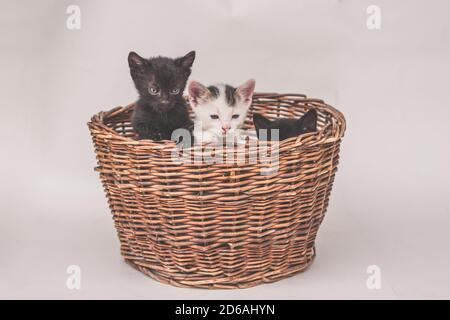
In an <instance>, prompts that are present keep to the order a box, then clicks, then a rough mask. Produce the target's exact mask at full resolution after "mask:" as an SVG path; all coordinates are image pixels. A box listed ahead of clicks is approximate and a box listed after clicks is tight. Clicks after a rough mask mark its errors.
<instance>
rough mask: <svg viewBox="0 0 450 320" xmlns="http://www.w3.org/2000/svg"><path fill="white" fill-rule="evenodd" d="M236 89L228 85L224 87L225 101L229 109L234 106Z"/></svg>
mask: <svg viewBox="0 0 450 320" xmlns="http://www.w3.org/2000/svg"><path fill="white" fill-rule="evenodd" d="M235 93H236V88H233V87H232V86H230V85H228V84H227V85H225V99H226V101H227V104H228V105H229V106H230V107H233V106H234V105H235V104H236V96H235Z"/></svg>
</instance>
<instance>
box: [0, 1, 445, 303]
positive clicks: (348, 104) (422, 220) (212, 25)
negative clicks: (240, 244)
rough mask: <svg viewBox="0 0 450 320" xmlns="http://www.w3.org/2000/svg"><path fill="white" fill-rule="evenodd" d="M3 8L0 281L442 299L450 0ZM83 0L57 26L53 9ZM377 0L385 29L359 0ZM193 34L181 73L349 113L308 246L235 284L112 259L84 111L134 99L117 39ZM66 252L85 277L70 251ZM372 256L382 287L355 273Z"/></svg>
mask: <svg viewBox="0 0 450 320" xmlns="http://www.w3.org/2000/svg"><path fill="white" fill-rule="evenodd" d="M0 3H1V10H0V39H1V40H0V49H1V50H0V54H1V59H0V70H1V72H0V88H1V107H0V108H1V111H0V117H1V120H2V124H1V126H0V136H1V137H2V138H1V145H0V146H1V160H0V161H1V162H0V176H1V183H0V198H1V203H0V298H13V299H14V298H43V299H47V298H61V299H81V298H95V299H97V298H125V299H128V298H137V299H141V298H142V299H164V298H169V299H170V298H172V299H173V298H175V299H183V298H190V299H199V298H205V299H213V298H214V299H219V298H224V299H226V298H235V299H241V298H242V299H244V298H246V299H265V298H272V299H310V298H325V299H327V298H343V299H346V298H357V299H362V298H369V299H381V298H387V299H412V298H426V299H430V298H438V299H439V298H447V299H448V298H450V232H449V229H450V200H449V196H450V194H449V193H450V192H449V191H450V187H449V186H450V170H449V167H448V165H449V163H450V150H449V149H450V148H449V147H450V144H449V140H450V139H449V138H450V126H449V119H450V108H449V98H448V93H449V80H450V76H449V74H450V62H449V54H450V43H449V41H450V19H449V14H450V3H449V2H448V1H445V0H440V1H438V0H436V1H425V0H420V1H419V0H417V1H406V0H403V1H401V0H398V1H387V0H384V1H383V0H373V1H364V0H362V1H357V0H340V1H337V0H334V1H331V0H330V1H325V0H322V1H317V0H315V1H313V0H310V1H293V0H290V1H288V0H284V1H279V0H277V1H275V0H273V1H270V0H252V1H249V0H234V1H224V0H222V1H219V0H217V1H211V0H191V1H187V0H185V1H174V0H161V1H99V0H95V1H82V0H77V1H75V0H74V1H50V0H43V1H32V0H28V1H12V0H9V1H6V0H1V1H0ZM70 4H77V5H79V6H80V8H81V29H80V30H68V29H67V28H66V19H67V18H68V16H69V15H68V14H67V13H66V8H67V6H68V5H70ZM371 4H375V5H378V6H379V7H380V8H381V18H382V20H381V29H380V30H369V29H368V28H367V27H366V20H367V18H368V14H367V13H366V9H367V7H368V6H369V5H371ZM193 49H195V50H196V51H197V59H196V61H195V63H194V68H193V73H192V76H191V79H197V80H200V81H203V82H205V83H211V82H216V81H220V82H229V83H230V84H234V85H237V84H239V83H241V82H243V81H245V80H247V79H248V78H255V79H256V83H257V91H278V92H299V93H306V94H308V95H309V96H311V97H317V98H322V99H325V101H327V102H328V103H330V104H331V105H333V106H335V107H337V108H338V109H339V110H341V111H342V112H343V113H344V115H345V116H346V119H347V125H348V130H347V132H346V136H345V138H344V140H343V143H342V150H341V163H340V167H339V171H338V173H337V176H336V181H335V185H334V190H333V192H332V195H331V199H330V206H329V208H328V212H327V215H326V217H325V220H324V223H323V225H322V227H321V229H320V232H319V236H318V239H317V259H316V260H315V262H314V263H313V265H312V266H311V268H310V269H308V270H307V271H306V272H304V273H301V274H298V275H296V276H294V277H291V278H288V279H285V280H282V281H279V282H276V283H273V284H267V285H262V286H258V287H254V288H250V289H245V290H232V291H226V290H225V291H223V290H219V291H209V290H199V289H180V288H175V287H171V286H168V285H163V284H160V283H158V282H155V281H154V280H152V279H150V278H147V277H146V276H144V275H143V274H141V273H139V272H138V271H136V270H134V269H132V268H131V267H129V266H128V265H126V264H125V263H124V262H123V260H122V258H121V256H120V253H119V242H118V239H117V237H116V234H115V230H114V228H113V223H112V219H111V214H110V212H109V209H108V206H107V203H106V198H105V196H104V193H103V190H102V187H101V184H100V181H99V179H98V175H97V174H96V173H95V172H94V171H93V168H94V166H95V165H96V163H95V157H94V152H93V147H92V145H91V140H90V135H89V132H88V129H87V126H86V122H87V121H88V120H89V119H90V117H91V116H92V115H93V114H94V113H97V112H98V111H100V110H108V109H111V108H112V107H114V106H117V105H125V104H128V103H130V102H132V101H133V100H134V99H136V92H135V89H134V87H133V85H132V82H131V78H130V76H129V71H128V65H127V60H126V58H127V55H128V52H129V51H130V50H134V51H136V52H138V53H139V54H141V55H143V56H146V57H149V56H152V55H158V54H161V55H167V56H172V57H175V56H181V55H184V54H185V53H187V52H188V51H190V50H193ZM69 265H79V266H80V267H81V270H82V282H81V283H82V287H81V290H72V291H71V290H68V289H67V287H66V279H67V277H68V275H67V274H66V268H67V267H68V266H69ZM369 265H378V266H379V267H380V268H381V279H382V287H381V289H380V290H369V289H368V288H367V287H366V279H367V277H368V274H367V273H366V268H367V267H368V266H369Z"/></svg>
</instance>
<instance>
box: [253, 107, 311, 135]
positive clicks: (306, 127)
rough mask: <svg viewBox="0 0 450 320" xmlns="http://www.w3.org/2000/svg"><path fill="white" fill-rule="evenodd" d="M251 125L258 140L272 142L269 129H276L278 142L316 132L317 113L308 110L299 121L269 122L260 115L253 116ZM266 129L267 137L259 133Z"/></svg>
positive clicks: (277, 120) (284, 119)
mask: <svg viewBox="0 0 450 320" xmlns="http://www.w3.org/2000/svg"><path fill="white" fill-rule="evenodd" d="M253 124H254V125H255V129H256V134H257V136H258V139H260V140H268V141H270V140H272V137H271V131H270V130H271V129H278V130H279V131H278V135H279V139H278V140H279V141H282V140H286V139H289V138H291V137H295V136H298V135H301V134H303V133H307V132H314V131H316V127H317V111H316V110H314V109H311V110H309V111H308V112H307V113H305V114H304V115H303V116H302V117H301V118H300V119H288V118H281V119H276V120H273V121H270V120H269V119H267V118H265V117H264V116H262V115H260V114H257V113H255V114H253ZM260 129H266V130H267V135H266V136H264V135H262V134H261V132H260V131H259V130H260Z"/></svg>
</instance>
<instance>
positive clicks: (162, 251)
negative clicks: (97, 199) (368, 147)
mask: <svg viewBox="0 0 450 320" xmlns="http://www.w3.org/2000/svg"><path fill="white" fill-rule="evenodd" d="M133 108H134V104H131V105H129V106H126V107H117V108H115V109H112V110H110V111H107V112H100V113H98V114H96V115H94V116H93V117H92V119H91V121H90V122H89V123H88V126H89V129H90V132H91V135H92V139H93V143H94V146H95V153H96V156H97V161H98V167H97V168H96V171H98V172H99V173H100V179H101V181H102V184H103V187H104V189H105V192H106V196H107V198H108V203H109V206H110V208H111V212H112V216H113V220H114V224H115V227H116V230H117V233H118V236H119V240H120V244H121V253H122V255H123V257H124V258H125V260H126V261H127V262H128V263H130V264H131V265H133V266H134V267H136V268H137V269H139V270H140V271H142V272H143V273H145V274H146V275H148V276H150V277H152V278H154V279H156V280H158V281H160V282H163V283H168V284H172V285H175V286H181V287H197V288H211V289H213V288H218V289H222V288H224V289H227V288H230V289H231V288H247V287H251V286H254V285H257V284H261V283H268V282H273V281H276V280H279V279H282V278H285V277H288V276H291V275H293V274H295V273H297V272H300V271H303V270H305V269H306V268H307V267H308V266H309V265H310V264H311V263H312V261H313V259H314V256H315V247H314V241H315V238H316V234H317V231H318V229H319V226H320V223H321V222H322V220H323V217H324V214H325V212H326V209H327V206H328V199H329V195H330V192H331V188H332V185H333V180H334V176H335V173H336V170H337V164H338V159H339V145H340V142H341V138H342V137H343V134H344V131H345V119H344V116H343V115H342V114H341V113H340V112H339V111H337V110H336V109H334V108H333V107H331V106H329V105H327V104H326V103H324V102H323V101H322V100H319V99H311V98H307V97H306V96H305V95H301V94H275V93H257V94H255V95H254V98H253V103H252V106H251V108H250V111H249V114H248V116H247V119H246V122H245V127H246V128H247V129H254V128H253V122H252V115H253V113H260V114H262V115H264V116H266V117H268V118H271V119H275V118H277V117H290V118H299V117H300V116H302V115H303V114H304V113H305V112H306V111H308V110H309V109H311V108H314V109H316V110H317V113H318V124H317V127H318V128H317V129H318V130H317V132H314V133H307V134H304V135H301V136H298V137H293V138H290V139H288V140H284V141H281V142H280V143H279V145H278V151H277V152H275V151H274V150H275V149H270V148H268V146H267V144H263V143H261V142H257V140H254V141H253V143H250V142H251V141H250V140H247V142H246V143H245V145H244V146H243V147H242V148H240V149H239V150H238V151H233V152H232V154H234V155H235V156H239V153H241V154H240V156H242V157H241V158H239V159H241V161H229V162H226V161H216V162H211V161H202V159H201V158H200V161H198V159H197V161H189V159H188V160H186V159H183V158H180V157H178V158H177V157H174V154H177V152H178V151H177V152H174V150H178V149H176V145H175V142H173V141H151V140H140V141H138V140H135V139H134V133H133V130H132V127H131V123H130V117H131V115H132V112H133ZM269 147H272V144H269ZM263 149H264V152H265V153H266V154H267V151H268V150H270V155H271V156H273V155H277V159H278V161H275V162H274V161H267V159H268V158H270V157H263V156H261V155H260V154H259V152H260V151H261V150H263ZM189 150H191V151H192V154H197V153H199V152H201V151H202V147H201V146H200V147H194V148H191V149H189ZM225 151H226V149H225ZM217 152H218V154H219V153H220V152H219V151H217ZM188 154H189V153H188ZM192 154H191V156H192ZM255 154H258V155H257V158H256V160H254V158H253V157H252V156H254V155H255ZM261 154H264V153H261ZM188 158H189V157H188ZM242 159H244V161H242ZM250 159H253V160H250ZM271 159H272V158H271ZM190 160H192V158H190ZM274 163H275V165H274ZM269 166H270V168H271V169H274V168H275V167H276V168H275V170H267V168H268V167H269ZM264 170H266V171H264Z"/></svg>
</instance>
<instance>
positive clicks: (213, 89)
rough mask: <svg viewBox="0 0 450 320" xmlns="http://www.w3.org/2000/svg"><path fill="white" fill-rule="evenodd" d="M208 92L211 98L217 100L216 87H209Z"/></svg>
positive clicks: (217, 90) (217, 92)
mask: <svg viewBox="0 0 450 320" xmlns="http://www.w3.org/2000/svg"><path fill="white" fill-rule="evenodd" d="M208 90H209V92H210V93H211V96H212V97H213V98H218V97H219V88H217V87H216V86H209V87H208Z"/></svg>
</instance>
